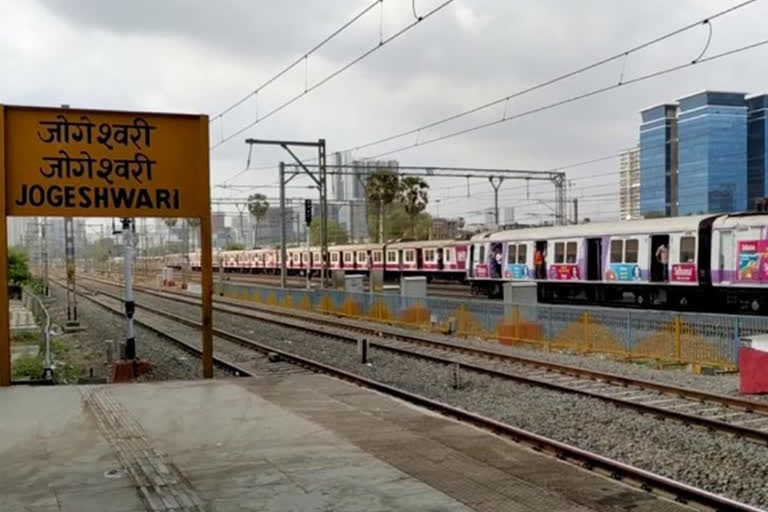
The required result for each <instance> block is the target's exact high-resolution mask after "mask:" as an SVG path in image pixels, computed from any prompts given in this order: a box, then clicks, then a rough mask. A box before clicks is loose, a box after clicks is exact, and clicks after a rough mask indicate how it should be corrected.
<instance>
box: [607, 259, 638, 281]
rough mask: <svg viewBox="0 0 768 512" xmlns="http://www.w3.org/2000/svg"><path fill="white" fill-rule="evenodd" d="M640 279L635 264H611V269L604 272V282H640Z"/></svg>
mask: <svg viewBox="0 0 768 512" xmlns="http://www.w3.org/2000/svg"><path fill="white" fill-rule="evenodd" d="M642 278H643V277H642V273H641V272H640V267H639V266H638V265H637V264H636V263H611V268H609V269H608V270H607V271H606V272H605V280H606V281H640V280H642Z"/></svg>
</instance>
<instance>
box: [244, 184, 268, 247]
mask: <svg viewBox="0 0 768 512" xmlns="http://www.w3.org/2000/svg"><path fill="white" fill-rule="evenodd" d="M267 210H269V203H268V202H267V196H265V195H264V194H251V195H250V196H248V211H249V212H250V214H251V215H253V218H254V219H255V220H256V225H255V226H254V231H253V244H254V245H257V244H256V240H257V239H258V233H259V222H261V219H263V218H264V216H265V215H266V214H267Z"/></svg>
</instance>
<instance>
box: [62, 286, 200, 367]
mask: <svg viewBox="0 0 768 512" xmlns="http://www.w3.org/2000/svg"><path fill="white" fill-rule="evenodd" d="M51 294H52V295H53V296H54V297H55V299H56V302H55V305H54V306H53V307H52V308H51V314H52V315H53V318H54V320H55V323H57V324H58V325H63V324H64V321H66V319H67V309H66V304H67V302H66V294H65V290H64V288H62V287H60V286H57V285H55V284H52V285H51ZM77 310H78V320H80V324H81V325H82V326H83V327H85V330H84V331H82V332H79V333H75V334H67V335H63V336H61V337H57V338H56V339H61V340H63V341H65V343H66V344H68V345H69V346H70V347H72V348H71V349H70V354H73V356H74V357H75V361H76V362H77V363H78V364H79V366H80V367H81V368H82V373H83V374H84V375H87V374H88V372H89V370H90V369H91V368H92V369H93V375H94V376H95V377H106V376H107V375H106V374H107V371H108V368H107V366H106V364H105V361H106V347H105V344H104V341H105V340H109V339H111V340H115V341H116V342H117V340H121V339H123V338H124V337H125V324H124V320H123V318H122V317H119V316H117V315H115V314H113V313H109V312H107V311H105V310H104V309H103V308H102V307H101V306H98V305H96V304H94V303H93V302H91V301H89V300H87V299H85V298H83V297H78V301H77ZM59 330H61V329H59ZM136 338H137V351H138V355H139V357H141V358H142V359H149V360H150V361H151V362H152V371H151V372H150V373H149V374H147V375H143V376H142V377H141V378H140V379H139V380H141V381H160V380H174V379H194V378H199V376H200V361H199V360H198V359H196V358H194V357H192V356H191V355H190V354H188V353H186V352H184V351H183V350H181V349H179V348H177V347H175V346H173V345H172V344H171V343H169V342H168V341H167V340H165V339H163V338H162V337H160V336H158V335H157V334H155V333H153V332H152V331H149V330H148V329H145V328H143V327H141V326H138V325H137V326H136Z"/></svg>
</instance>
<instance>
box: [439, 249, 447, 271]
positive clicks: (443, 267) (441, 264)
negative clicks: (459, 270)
mask: <svg viewBox="0 0 768 512" xmlns="http://www.w3.org/2000/svg"><path fill="white" fill-rule="evenodd" d="M443 269H445V261H444V259H443V248H442V247H438V248H437V270H443Z"/></svg>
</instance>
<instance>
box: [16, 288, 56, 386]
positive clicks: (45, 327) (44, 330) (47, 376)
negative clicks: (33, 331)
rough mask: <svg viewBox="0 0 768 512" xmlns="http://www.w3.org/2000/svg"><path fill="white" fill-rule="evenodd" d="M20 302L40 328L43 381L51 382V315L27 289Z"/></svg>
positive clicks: (40, 301) (24, 290)
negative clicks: (43, 356) (43, 354)
mask: <svg viewBox="0 0 768 512" xmlns="http://www.w3.org/2000/svg"><path fill="white" fill-rule="evenodd" d="M22 301H23V303H24V307H26V308H27V309H29V310H30V311H31V312H32V315H33V316H34V317H35V322H36V323H37V324H38V325H39V326H40V333H41V334H42V340H41V347H40V348H41V349H42V350H43V351H44V352H45V358H44V360H43V375H42V377H43V379H44V380H53V359H52V358H51V315H50V313H49V312H48V308H46V307H45V304H43V301H42V299H40V297H38V296H37V295H35V294H34V293H33V292H32V290H31V289H30V288H28V287H24V289H23V292H22Z"/></svg>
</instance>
